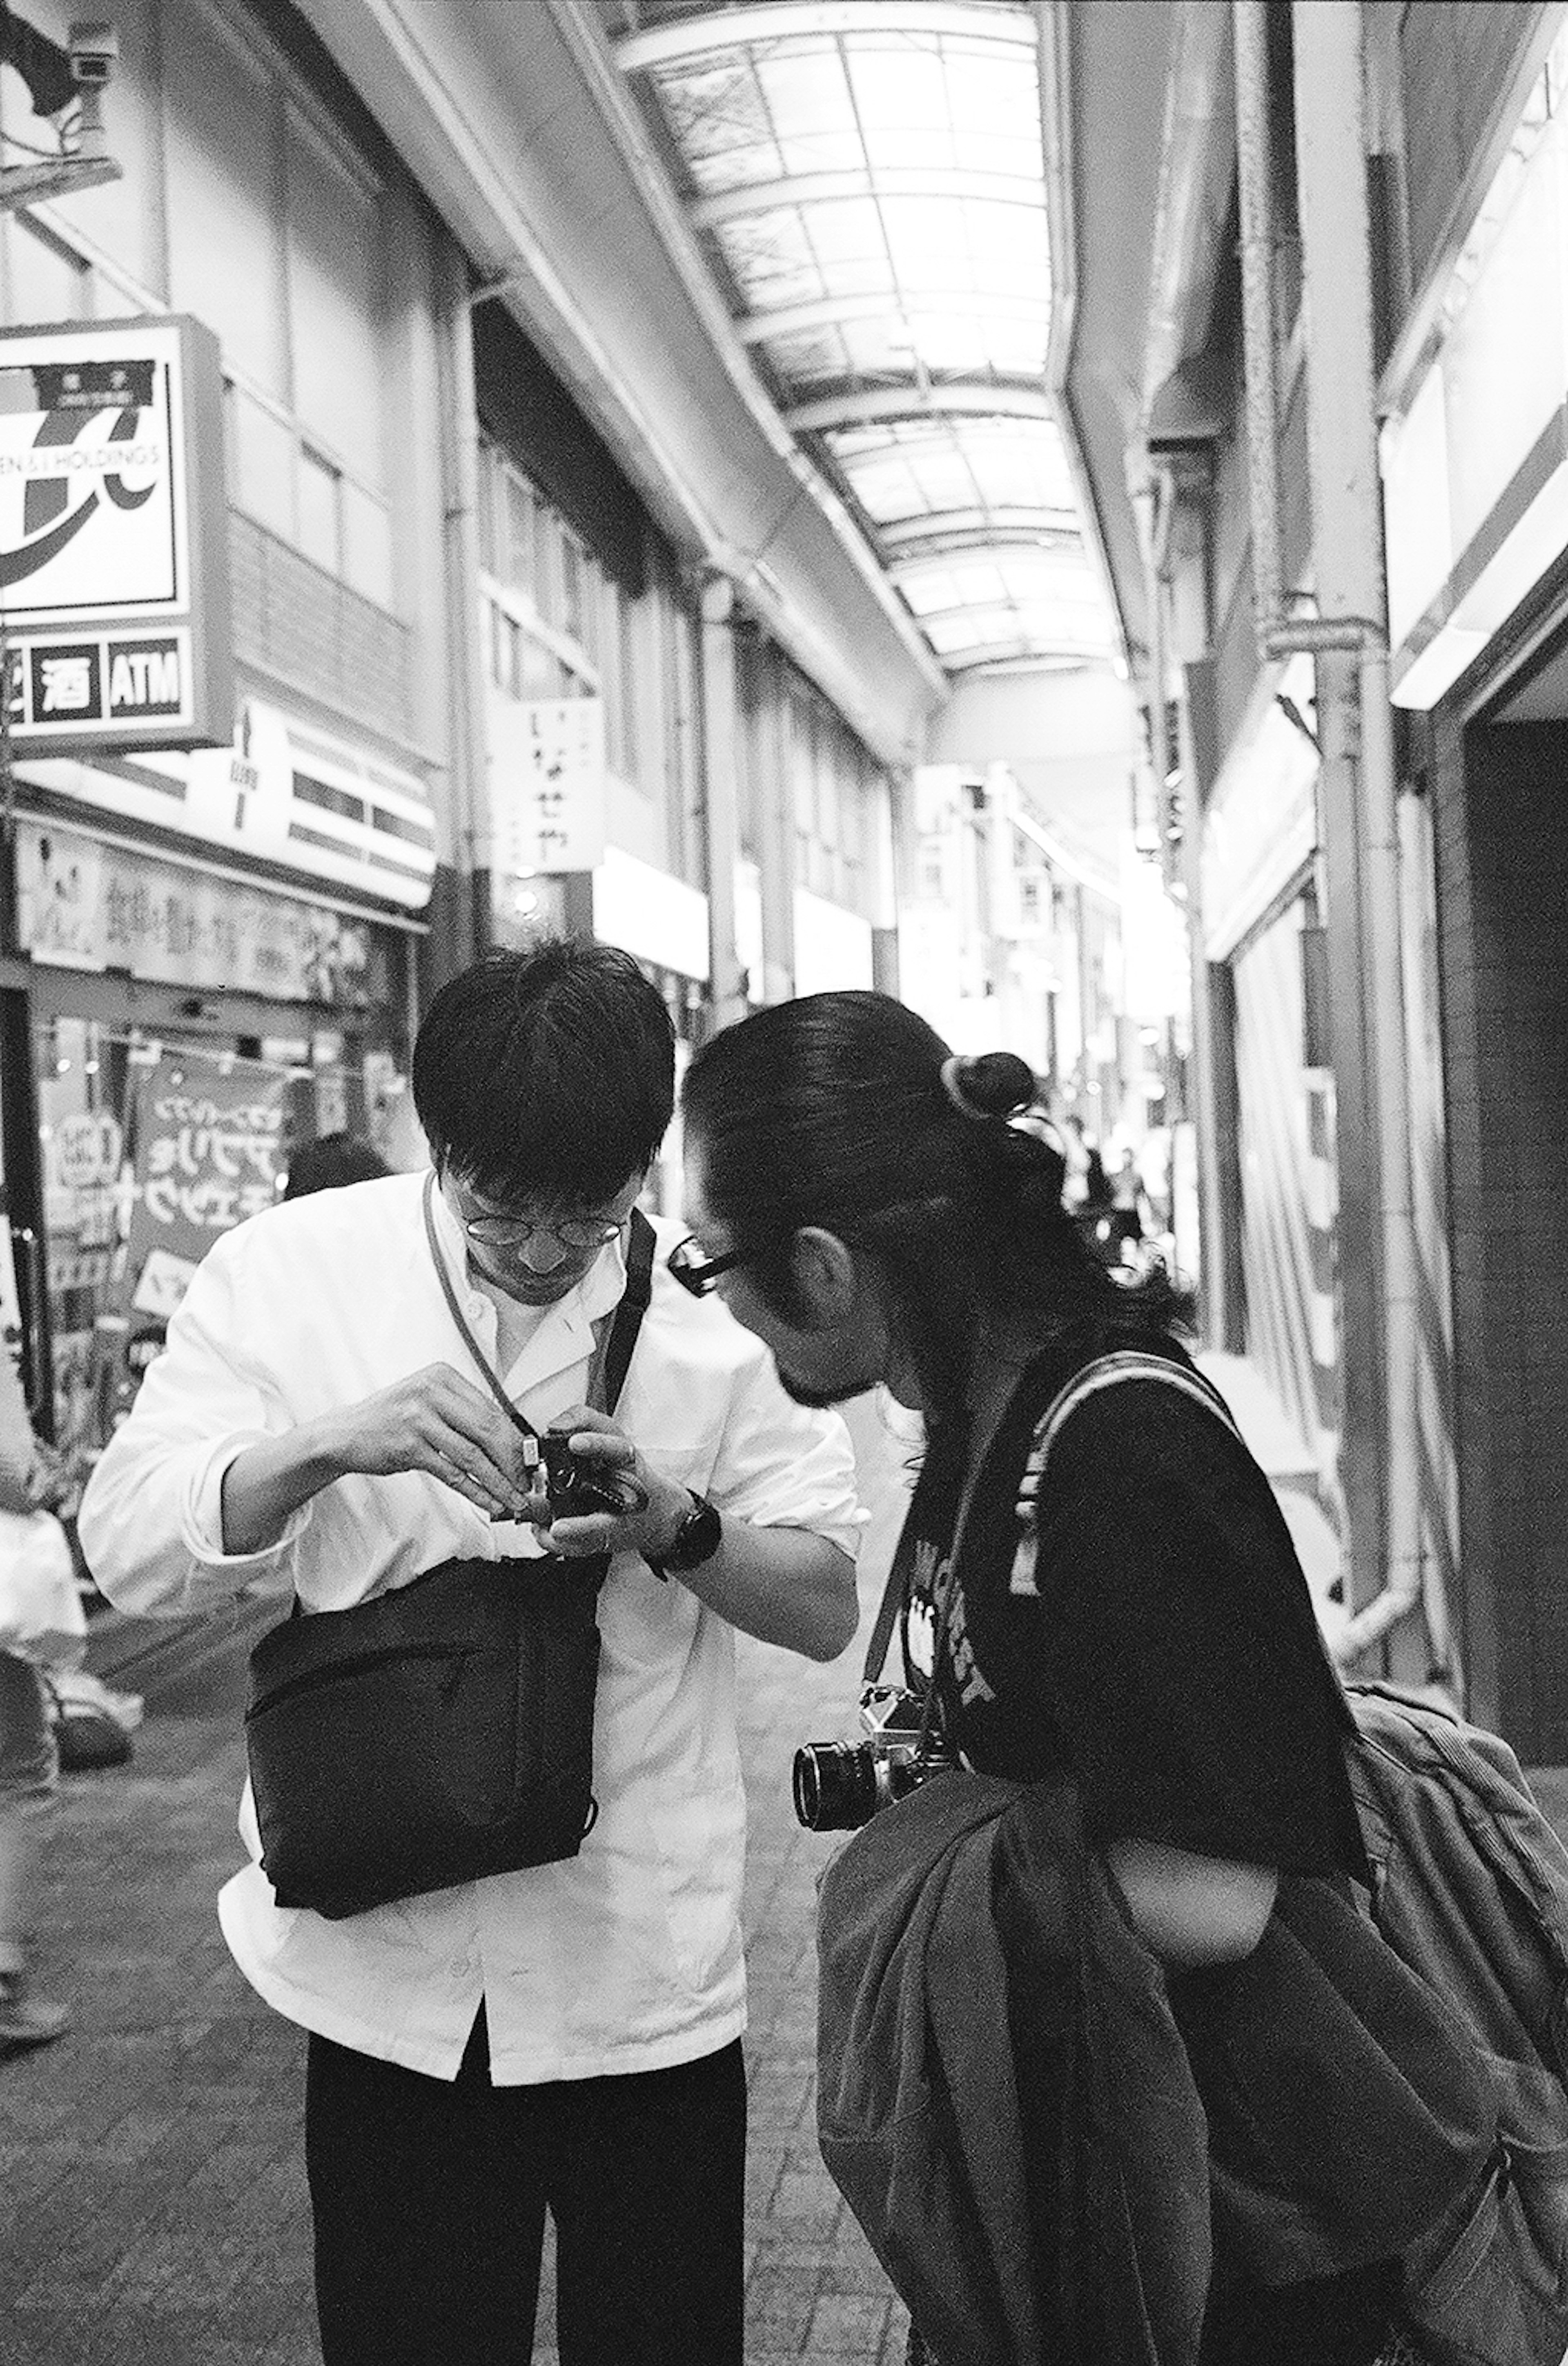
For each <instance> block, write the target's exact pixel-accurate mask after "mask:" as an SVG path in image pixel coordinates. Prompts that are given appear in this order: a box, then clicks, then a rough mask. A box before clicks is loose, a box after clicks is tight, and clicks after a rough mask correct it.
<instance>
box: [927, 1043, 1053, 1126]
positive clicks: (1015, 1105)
mask: <svg viewBox="0 0 1568 2366" xmlns="http://www.w3.org/2000/svg"><path fill="white" fill-rule="evenodd" d="M941 1074H942V1091H943V1092H944V1093H945V1094H946V1095H947V1098H948V1099H949V1100H950V1101H951V1102H952V1103H953V1108H954V1109H955V1110H957V1111H958V1113H959V1115H960V1117H966V1118H969V1119H970V1120H972V1121H974V1122H975V1123H976V1124H978V1125H984V1124H987V1123H990V1124H994V1123H996V1122H997V1121H998V1120H999V1119H1002V1118H1009V1117H1010V1116H1011V1115H1012V1113H1013V1111H1014V1110H1020V1109H1027V1108H1028V1106H1029V1104H1030V1102H1031V1101H1032V1099H1033V1098H1034V1087H1035V1076H1034V1071H1033V1069H1032V1067H1031V1066H1030V1065H1029V1063H1028V1061H1027V1060H1021V1059H1020V1058H1019V1057H1018V1054H1017V1053H1015V1052H982V1053H977V1054H976V1055H973V1056H965V1055H964V1053H958V1052H950V1053H949V1054H948V1056H947V1058H946V1059H945V1060H944V1061H943V1062H942V1071H941Z"/></svg>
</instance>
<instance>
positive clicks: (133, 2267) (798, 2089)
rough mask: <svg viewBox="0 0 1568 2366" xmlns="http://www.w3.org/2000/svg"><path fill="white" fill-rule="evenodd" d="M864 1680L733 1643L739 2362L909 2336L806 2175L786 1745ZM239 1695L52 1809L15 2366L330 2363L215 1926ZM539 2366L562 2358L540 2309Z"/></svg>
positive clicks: (4, 2321)
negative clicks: (739, 1782) (741, 2186)
mask: <svg viewBox="0 0 1568 2366" xmlns="http://www.w3.org/2000/svg"><path fill="white" fill-rule="evenodd" d="M884 1546H885V1536H881V1537H879V1538H877V1540H876V1541H875V1542H874V1547H873V1550H872V1552H871V1554H870V1555H869V1556H868V1557H867V1565H866V1568H865V1577H864V1582H863V1588H862V1592H863V1600H864V1601H865V1603H866V1604H867V1606H868V1607H869V1605H870V1604H871V1601H872V1599H873V1597H874V1592H875V1590H876V1589H875V1584H874V1582H873V1581H874V1569H873V1567H872V1566H871V1564H877V1565H880V1564H881V1561H882V1558H883V1549H884ZM857 1648H860V1647H857ZM858 1673H859V1661H858V1659H857V1658H856V1657H855V1656H854V1655H853V1654H850V1655H846V1657H844V1658H843V1659H841V1660H840V1661H839V1662H837V1663H836V1664H835V1665H834V1666H833V1667H831V1668H818V1667H814V1666H812V1665H810V1664H809V1663H807V1662H804V1661H801V1660H797V1659H794V1658H791V1657H789V1656H787V1655H786V1654H784V1653H782V1652H779V1651H772V1650H770V1649H769V1648H768V1647H767V1646H765V1645H762V1644H753V1643H749V1642H747V1643H743V1645H742V1684H743V1692H742V1698H743V1702H744V1711H743V1715H744V1729H745V1730H744V1743H745V1760H746V1774H747V1784H748V1788H749V1792H750V1803H751V1809H752V1816H753V1838H752V1844H751V1851H750V1879H749V1887H748V1898H747V1926H748V1932H749V1937H750V1965H751V2029H750V2036H749V2039H748V2056H749V2062H750V2082H751V2143H750V2180H749V2197H748V2203H749V2206H748V2231H749V2260H748V2274H749V2282H748V2296H749V2297H748V2324H749V2344H748V2352H747V2355H748V2366H783V2361H784V2360H812V2361H816V2366H842V2361H845V2360H855V2361H860V2366H897V2361H898V2360H902V2358H903V2354H904V2319H903V2316H902V2312H901V2311H899V2310H898V2309H897V2305H896V2304H895V2303H894V2302H893V2301H892V2299H891V2297H890V2295H889V2293H888V2291H887V2287H886V2280H885V2279H884V2277H883V2275H882V2273H881V2270H880V2269H879V2268H878V2267H877V2265H876V2262H875V2260H874V2259H873V2258H872V2256H871V2254H870V2252H869V2250H868V2249H867V2248H866V2246H865V2244H864V2242H863V2239H862V2237H861V2236H860V2234H859V2232H858V2229H856V2227H855V2226H854V2225H853V2223H852V2221H851V2220H850V2219H849V2217H848V2214H847V2213H846V2212H845V2210H844V2208H843V2205H842V2204H841V2203H840V2201H839V2198H838V2195H837V2193H836V2191H835V2190H834V2189H833V2187H832V2186H831V2184H830V2183H829V2180H828V2179H827V2177H826V2175H825V2173H824V2172H823V2170H822V2168H821V2166H820V2163H819V2161H818V2156H817V2147H816V2143H815V2140H814V2135H813V2125H812V2060H813V2014H814V1990H813V1972H812V1951H811V1908H812V1886H813V1879H814V1876H815V1873H816V1870H817V1867H818V1865H819V1864H820V1862H821V1860H822V1858H823V1856H824V1854H825V1853H826V1852H827V1850H828V1848H829V1845H830V1843H829V1842H826V1841H823V1840H819V1839H817V1838H816V1837H814V1836H813V1835H811V1834H809V1833H805V1832H802V1831H800V1830H799V1829H798V1827H797V1826H796V1824H795V1819H794V1815H793V1812H792V1809H791V1807H790V1800H789V1765H790V1758H791V1754H792V1752H793V1751H794V1749H795V1744H796V1742H797V1741H801V1740H805V1739H816V1738H820V1737H822V1736H826V1735H832V1734H834V1733H837V1732H840V1731H842V1730H844V1729H846V1727H847V1726H848V1725H849V1723H850V1722H851V1712H852V1705H853V1701H854V1697H855V1692H856V1685H857V1681H858ZM242 1679H243V1649H242V1648H241V1647H240V1646H238V1645H231V1646H230V1647H229V1648H228V1649H227V1650H226V1651H224V1652H223V1653H221V1654H220V1656H219V1657H218V1658H217V1659H215V1660H212V1661H210V1662H209V1663H208V1664H207V1666H206V1667H205V1668H204V1669H203V1670H201V1671H200V1672H199V1673H190V1674H187V1675H186V1676H185V1677H183V1678H182V1677H180V1676H178V1675H176V1676H175V1677H174V1678H173V1680H172V1681H169V1682H167V1683H166V1684H165V1685H164V1687H163V1688H162V1689H161V1690H160V1692H159V1693H158V1694H157V1695H156V1696H154V1697H153V1698H152V1700H151V1701H150V1704H149V1715H148V1719H147V1723H146V1724H145V1726H144V1727H143V1729H142V1730H141V1733H140V1734H139V1735H138V1736H137V1746H136V1755H135V1758H134V1760H133V1762H132V1763H130V1765H128V1766H125V1767H120V1768H117V1769H115V1770H113V1771H112V1772H109V1773H105V1774H101V1775H78V1776H72V1777H68V1778H66V1780H65V1783H64V1785H63V1786H62V1803H61V1812H60V1816H59V1820H58V1824H57V1828H56V1834H55V1838H54V1842H53V1844H52V1849H51V1863H50V1871H49V1878H48V1883H47V1893H46V1898H45V1901H44V1910H43V1913H42V1916H41V1918H40V1922H41V1928H40V1958H39V1973H40V1975H41V1976H42V1977H41V1978H40V1986H41V1985H43V1984H44V1982H45V1981H47V1984H48V1986H49V1989H50V1991H51V1993H56V1992H58V1993H61V1994H67V1995H69V1996H70V1997H71V1998H72V2000H73V2003H74V2005H75V2009H76V2015H77V2025H76V2029H75V2031H74V2033H73V2035H72V2036H71V2037H70V2038H68V2039H67V2040H65V2041H64V2042H62V2044H60V2045H56V2046H52V2047H50V2048H48V2049H45V2050H43V2051H40V2052H38V2053H34V2054H31V2055H27V2056H12V2057H10V2058H9V2059H8V2060H6V2061H3V2062H0V2366H318V2361H319V2351H318V2349H317V2346H316V2340H315V2332H314V2319H313V2313H312V2308H311V2302H310V2220H309V2210H308V2205H307V2201H306V2193H305V2182H304V2169H303V2164H302V2160H301V2146H300V2142H299V2134H300V2117H301V2090H302V2079H303V2041H302V2038H301V2036H300V2034H299V2032H298V2031H296V2030H294V2029H292V2028H291V2027H290V2026H289V2025H288V2023H287V2022H282V2021H280V2020H279V2019H277V2017H276V2015H275V2014H273V2013H271V2012H270V2011H267V2009H266V2008H265V2006H264V2005H262V2003H261V2002H260V2000H258V1999H257V1998H255V1997H254V1995H253V1994H252V1992H251V1991H250V1989H248V1988H247V1987H246V1986H245V1984H244V1982H243V1980H242V1979H241V1978H240V1976H239V1974H238V1973H237V1972H236V1971H235V1970H234V1969H233V1968H232V1966H231V1964H230V1961H229V1957H228V1954H227V1952H226V1950H225V1948H224V1946H223V1944H222V1941H221V1939H220V1935H219V1932H218V1928H217V1923H216V1920H215V1917H214V1911H213V1899H214V1898H215V1896H216V1893H217V1891H218V1888H219V1887H220V1884H221V1882H222V1881H223V1879H224V1878H225V1876H227V1874H228V1873H229V1872H230V1871H231V1869H232V1867H233V1865H234V1863H235V1861H236V1852H237V1849H238V1845H239V1844H238V1841H237V1839H236V1836H235V1832H234V1802H235V1797H236V1793H237V1788H238V1783H239V1776H240V1767H241V1757H242V1752H241V1746H240V1742H239V1740H238V1709H239V1703H240V1699H241V1696H242ZM534 2356H535V2360H536V2361H538V2366H545V2361H552V2366H553V2361H554V2360H555V2358H556V2351H555V2349H554V2346H553V2309H552V2308H551V2306H550V2304H549V2297H548V2293H547V2295H546V2299H545V2302H544V2304H542V2306H541V2310H540V2324H539V2334H538V2338H537V2342H536V2349H535V2352H534ZM453 2366H461V2361H460V2360H454V2361H453ZM520 2366H522V2361H520ZM693 2366H701V2361H699V2360H694V2361H693Z"/></svg>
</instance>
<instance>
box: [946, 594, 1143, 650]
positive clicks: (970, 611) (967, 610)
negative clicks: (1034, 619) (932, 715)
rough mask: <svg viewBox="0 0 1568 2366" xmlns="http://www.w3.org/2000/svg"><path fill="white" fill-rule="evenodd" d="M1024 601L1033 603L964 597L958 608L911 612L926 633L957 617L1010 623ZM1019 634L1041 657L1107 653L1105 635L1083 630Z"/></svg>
mask: <svg viewBox="0 0 1568 2366" xmlns="http://www.w3.org/2000/svg"><path fill="white" fill-rule="evenodd" d="M1021 604H1022V605H1028V604H1030V603H1009V602H1006V601H988V602H986V603H976V602H975V601H973V600H961V601H960V602H959V603H958V605H957V606H956V607H955V608H928V609H927V610H926V611H925V612H924V614H922V613H921V612H920V610H919V608H915V609H912V610H911V611H910V614H912V615H913V617H914V619H915V622H916V624H917V625H919V627H920V630H921V631H922V632H923V633H929V632H930V631H931V626H932V625H950V624H952V623H953V622H954V621H955V620H956V619H958V618H962V619H963V621H964V623H965V624H971V625H980V624H983V623H984V621H985V619H986V618H987V616H994V617H998V618H1001V617H1006V618H1007V619H1008V620H1009V622H1010V623H1011V622H1012V621H1013V619H1014V618H1015V617H1016V614H1017V610H1018V607H1019V605H1021ZM1016 637H1017V638H1018V639H1019V640H1020V641H1021V642H1022V643H1024V644H1025V645H1026V646H1027V647H1029V648H1037V649H1038V650H1039V652H1040V655H1041V656H1042V657H1051V656H1066V655H1067V654H1068V653H1069V652H1070V651H1076V650H1080V649H1081V650H1092V651H1094V653H1095V654H1096V655H1097V656H1100V657H1103V656H1104V655H1105V654H1106V644H1105V641H1104V639H1103V637H1100V638H1096V637H1094V636H1092V635H1089V634H1085V633H1081V632H1080V633H1073V632H1067V633H1060V634H1055V635H1053V637H1051V638H1050V639H1049V640H1047V639H1045V638H1044V637H1043V636H1042V637H1041V638H1040V639H1039V640H1035V639H1033V638H1032V637H1031V636H1030V635H1029V634H1028V633H1027V632H1025V633H1022V634H1018V635H1016ZM977 646H978V645H977ZM937 655H938V657H939V658H940V659H942V664H943V665H949V664H951V663H952V659H951V658H950V657H943V656H942V651H941V650H940V649H939V650H938V651H937Z"/></svg>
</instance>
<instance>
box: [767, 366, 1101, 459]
mask: <svg viewBox="0 0 1568 2366" xmlns="http://www.w3.org/2000/svg"><path fill="white" fill-rule="evenodd" d="M782 415H783V418H784V425H785V426H786V427H787V428H789V429H790V431H791V432H792V434H795V435H813V434H818V433H819V432H820V431H821V430H822V429H824V428H829V427H865V426H869V425H871V424H873V423H874V422H876V421H878V420H885V419H927V418H950V419H964V418H985V417H993V418H998V419H1041V420H1046V421H1049V422H1051V423H1053V424H1054V423H1055V417H1056V409H1055V404H1054V403H1053V401H1052V400H1051V398H1050V396H1049V395H1048V394H1043V393H1042V391H1041V389H1040V388H1039V387H1038V386H988V385H987V383H986V382H985V380H984V379H979V380H976V381H975V382H973V383H970V382H967V381H964V380H956V381H955V382H954V383H953V385H952V386H933V387H932V388H931V389H930V391H929V392H924V391H922V390H921V389H920V388H919V387H918V386H916V385H914V384H913V382H911V383H910V384H909V385H908V386H880V387H874V388H871V389H868V390H867V391H866V392H864V393H863V394H829V395H825V396H824V397H823V398H822V399H821V400H819V401H817V402H800V403H796V404H795V405H794V406H793V407H792V408H791V409H788V410H786V411H784V413H783V414H782ZM895 448H897V447H895Z"/></svg>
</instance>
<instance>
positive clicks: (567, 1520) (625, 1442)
mask: <svg viewBox="0 0 1568 2366" xmlns="http://www.w3.org/2000/svg"><path fill="white" fill-rule="evenodd" d="M528 1483H529V1490H530V1492H529V1498H528V1502H529V1510H528V1515H527V1516H528V1517H529V1518H530V1519H532V1521H533V1523H534V1525H535V1527H536V1528H537V1529H538V1530H539V1532H540V1534H541V1536H542V1538H544V1541H545V1542H546V1543H547V1545H548V1547H549V1549H550V1550H551V1551H552V1552H557V1553H564V1554H567V1555H568V1556H572V1555H578V1554H587V1553H602V1552H619V1551H626V1550H629V1551H634V1552H639V1551H642V1550H644V1549H647V1548H648V1547H649V1546H650V1545H652V1544H654V1543H656V1542H659V1541H661V1540H663V1539H664V1538H667V1537H668V1536H669V1535H670V1534H671V1533H672V1531H673V1530H674V1529H675V1527H678V1526H679V1524H680V1522H681V1520H682V1518H683V1517H684V1516H685V1514H686V1512H687V1510H688V1509H689V1507H690V1503H691V1498H690V1496H689V1495H688V1494H687V1493H686V1491H685V1489H684V1488H681V1487H677V1486H675V1485H674V1484H673V1483H672V1482H670V1481H668V1480H664V1479H660V1478H659V1477H658V1476H657V1475H656V1473H654V1472H653V1471H651V1470H649V1468H648V1466H647V1465H646V1464H645V1463H644V1461H643V1459H642V1458H641V1456H640V1455H639V1454H638V1452H637V1448H636V1446H635V1445H634V1443H633V1441H632V1440H631V1439H630V1438H629V1437H627V1436H626V1432H625V1430H623V1429H620V1428H617V1426H616V1425H615V1423H614V1422H613V1421H612V1420H611V1419H610V1418H609V1416H608V1415H607V1414H602V1413H596V1412H594V1411H593V1410H592V1408H591V1407H590V1406H587V1405H579V1406H573V1407H570V1408H569V1410H568V1411H567V1412H566V1413H564V1414H560V1415H559V1416H558V1419H557V1420H556V1422H555V1423H554V1424H553V1425H552V1426H551V1427H550V1429H548V1430H547V1432H546V1433H545V1435H544V1436H543V1437H541V1438H540V1440H539V1460H538V1463H537V1465H536V1468H535V1470H533V1471H532V1473H531V1474H530V1477H529V1482H528Z"/></svg>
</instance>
